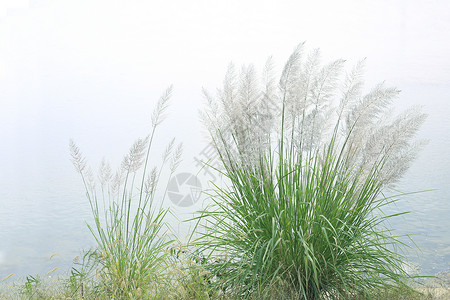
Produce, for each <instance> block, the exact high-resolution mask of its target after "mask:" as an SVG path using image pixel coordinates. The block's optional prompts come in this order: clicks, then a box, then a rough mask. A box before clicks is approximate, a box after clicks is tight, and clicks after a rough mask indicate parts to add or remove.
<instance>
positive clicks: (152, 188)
mask: <svg viewBox="0 0 450 300" xmlns="http://www.w3.org/2000/svg"><path fill="white" fill-rule="evenodd" d="M170 94H171V88H169V89H168V90H167V91H166V92H165V94H164V95H163V96H162V97H161V99H160V100H159V102H158V104H157V107H156V109H155V112H154V114H153V116H152V125H153V126H152V129H151V134H150V136H149V137H147V138H145V139H138V140H137V141H136V142H135V143H134V144H133V146H132V147H131V149H130V151H129V153H128V154H127V155H126V156H125V157H124V159H123V162H122V165H121V167H120V168H119V170H118V171H117V172H116V174H115V175H114V176H113V175H112V174H111V168H110V167H109V165H108V164H107V163H106V162H104V161H103V162H102V165H101V167H100V171H99V174H98V178H99V183H100V186H99V187H97V186H96V185H95V182H94V179H93V176H92V172H91V171H90V169H88V168H86V162H85V159H84V157H83V156H82V154H81V152H80V151H79V149H78V147H77V146H76V145H75V144H74V143H73V142H71V143H70V149H71V155H72V159H73V163H74V165H75V167H76V169H77V171H78V172H79V173H80V175H81V178H82V180H83V183H84V186H85V189H86V196H87V198H88V200H89V203H90V206H91V211H92V215H93V218H94V225H90V224H88V227H89V230H90V231H91V233H92V235H93V236H94V238H95V240H96V242H97V249H96V250H97V256H96V257H97V261H96V263H97V264H98V266H99V267H100V268H99V270H98V272H99V275H100V285H99V287H97V288H99V289H100V290H101V294H102V295H103V296H107V297H113V298H114V297H116V298H123V297H145V298H147V297H151V296H152V295H154V294H155V293H156V292H157V287H158V282H159V280H160V278H161V276H162V275H163V274H164V270H165V268H166V267H167V266H166V260H165V258H166V256H167V251H165V248H166V247H167V246H168V245H169V244H171V243H172V240H170V239H169V238H168V235H166V226H165V224H164V218H165V216H166V214H167V213H168V211H167V210H166V209H162V207H161V206H160V207H157V208H156V207H154V203H153V201H154V199H155V195H156V192H157V189H156V187H157V185H158V181H159V179H160V177H161V174H162V170H163V169H164V168H167V169H170V176H171V175H172V174H173V173H174V171H175V169H176V167H177V165H178V163H179V160H180V156H181V146H179V147H178V148H177V149H176V150H175V151H174V149H173V148H174V141H172V142H171V143H170V144H169V146H168V147H167V149H166V151H165V153H164V155H163V159H162V164H161V166H160V167H159V168H157V167H155V168H153V170H152V171H151V172H148V164H149V163H150V159H149V158H150V151H151V146H152V142H153V139H154V134H155V130H156V127H157V126H158V125H159V124H160V123H161V121H162V117H163V114H164V112H165V110H166V108H167V104H168V100H169V98H170ZM168 164H169V166H168ZM142 169H143V170H142ZM138 178H140V180H138ZM136 180H138V182H136ZM136 184H137V185H138V186H137V187H136ZM100 203H102V204H103V205H101V204H100Z"/></svg>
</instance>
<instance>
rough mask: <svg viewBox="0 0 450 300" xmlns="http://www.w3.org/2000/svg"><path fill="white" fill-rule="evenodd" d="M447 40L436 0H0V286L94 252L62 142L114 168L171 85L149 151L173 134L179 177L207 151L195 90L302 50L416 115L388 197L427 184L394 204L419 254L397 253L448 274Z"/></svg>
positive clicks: (446, 13)
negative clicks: (349, 71) (361, 74)
mask: <svg viewBox="0 0 450 300" xmlns="http://www.w3.org/2000/svg"><path fill="white" fill-rule="evenodd" d="M449 32H450V2H448V1H445V0H440V1H437V0H436V1H431V0H430V1H406V0H404V1H387V0H386V1H364V0H363V1H264V0H259V1H243V0H240V1H236V0H231V1H206V0H205V1H199V0H191V1H167V0H166V1H143V0H140V1H138V0H127V1H112V0H108V1H101V0H89V1H86V0H77V1H65V0H59V1H56V0H55V1H53V0H0V278H3V277H4V276H6V275H8V274H9V273H11V272H14V273H17V274H18V275H21V276H23V275H27V274H35V273H41V274H45V273H46V272H48V271H49V270H50V269H51V268H53V267H55V266H58V267H61V271H60V272H62V271H64V270H68V268H69V267H70V262H71V260H72V259H73V258H74V257H75V256H76V255H78V254H80V253H81V250H82V249H87V248H89V247H90V246H92V245H93V243H92V238H91V237H90V236H89V232H88V231H87V228H86V226H85V223H84V222H85V220H88V219H89V216H90V214H89V207H88V202H87V200H86V199H85V198H84V194H83V190H82V186H81V180H80V179H79V178H78V176H77V174H76V173H75V171H74V169H73V167H72V165H71V163H70V157H69V151H68V143H69V140H70V139H74V140H75V141H76V142H77V144H78V145H79V146H80V148H81V149H82V151H83V152H84V154H85V155H86V156H87V157H88V161H89V162H90V163H91V164H92V166H93V167H94V169H95V168H97V165H98V163H99V162H100V160H101V158H102V157H103V156H105V157H106V158H108V159H109V160H110V161H111V162H112V164H113V165H116V166H117V165H118V164H119V163H120V160H121V158H122V155H123V154H125V153H126V151H127V150H128V148H129V146H130V145H131V144H132V142H133V141H134V140H135V139H136V138H138V137H143V136H145V135H146V134H147V133H148V130H149V128H150V126H151V124H150V116H151V112H152V110H153V107H154V105H155V103H156V101H157V100H158V98H159V96H160V95H161V94H162V93H163V92H164V90H165V89H166V88H167V87H168V86H169V85H171V84H173V85H174V92H173V96H172V100H171V106H170V110H169V114H168V116H167V119H166V121H165V122H164V123H163V125H162V126H161V128H160V129H159V131H158V133H157V137H156V143H157V144H156V146H157V149H156V152H158V149H159V148H163V147H164V146H165V145H166V143H167V142H168V141H169V140H170V139H171V138H172V137H176V138H177V140H178V141H181V142H183V144H184V149H185V152H184V156H183V158H184V161H183V163H182V164H181V166H180V169H179V171H185V172H193V173H196V172H197V171H198V168H197V167H196V165H195V163H194V160H193V158H194V157H200V156H199V153H200V152H201V150H202V149H203V148H204V147H205V146H206V145H207V144H208V140H207V136H206V135H205V132H204V129H203V127H202V124H201V122H200V121H199V118H198V111H199V110H201V109H202V108H203V107H204V99H203V97H202V93H201V89H202V87H205V88H207V89H209V90H210V91H214V90H215V89H216V88H217V87H219V86H220V85H221V83H222V79H223V76H224V74H225V71H226V68H227V66H228V64H229V63H230V62H231V61H232V62H234V63H235V64H236V65H237V66H239V65H241V64H244V63H246V64H248V63H254V64H255V66H256V67H257V68H258V67H259V68H261V67H262V66H263V65H264V62H265V60H266V59H267V58H268V57H269V56H273V58H274V61H275V63H276V65H277V66H278V68H279V69H280V68H281V67H282V65H283V63H284V62H285V61H286V59H287V57H288V56H289V54H290V53H291V51H292V50H293V49H294V47H295V46H296V45H297V44H298V43H300V42H303V41H306V46H307V49H313V48H316V47H319V48H320V49H321V50H322V54H323V60H324V61H325V62H327V61H329V60H332V59H337V58H344V59H346V60H347V61H348V62H347V67H348V68H350V67H351V66H352V64H354V63H355V62H356V61H358V60H359V59H361V58H364V57H367V60H366V76H365V79H366V87H367V88H370V87H371V86H373V85H374V84H375V83H378V82H380V81H386V83H387V84H388V85H394V86H396V87H398V88H399V89H401V90H402V93H401V96H400V99H398V101H397V104H396V109H398V110H401V109H403V108H406V107H409V106H410V105H414V104H420V105H423V109H424V111H425V112H427V113H428V114H429V118H428V120H427V122H426V123H425V125H424V126H423V130H422V131H421V133H420V135H421V136H422V137H425V138H428V139H429V140H430V143H429V144H428V146H427V147H426V148H425V149H424V151H422V153H421V155H420V157H419V158H418V159H417V161H416V162H415V163H414V164H413V165H412V167H411V169H410V171H409V172H408V174H407V175H406V176H405V180H404V181H402V183H401V186H400V188H401V189H402V190H406V191H411V190H413V191H417V190H424V189H438V190H437V191H434V192H429V193H425V194H421V195H419V196H417V195H416V196H411V197H410V198H408V199H406V200H405V202H404V203H405V204H404V207H401V208H406V209H410V210H412V211H414V213H413V215H412V216H411V217H405V219H406V220H402V221H401V222H399V223H398V224H397V225H398V226H399V227H400V229H401V230H403V232H408V233H419V234H420V235H418V236H417V241H418V244H419V246H421V248H423V253H419V254H418V255H416V254H415V256H414V255H411V257H413V258H412V259H413V260H414V261H415V262H416V263H417V264H418V265H419V266H420V267H421V269H422V270H423V272H425V273H435V272H437V271H440V270H445V269H448V268H449V260H450V230H449V229H448V228H449V227H450V222H449V218H448V214H449V213H450V211H449V208H448V207H449V205H448V204H449V200H450V198H449V196H448V195H449V194H450V193H449V192H450V171H449V170H450V169H449V168H450V163H449V156H448V150H449V149H450V134H449V130H450V116H449V114H450V104H449V101H450V55H449V53H450V35H449ZM154 160H155V163H157V162H158V161H159V160H160V158H159V156H155V158H154ZM168 205H170V203H168ZM199 205H200V204H198V205H194V206H193V207H190V208H188V209H180V208H177V207H173V209H174V211H175V212H176V213H178V214H179V215H180V216H182V215H183V214H186V213H190V212H193V211H195V209H198V207H199ZM399 205H400V204H399ZM180 218H183V217H180ZM408 218H409V219H408ZM174 226H175V227H180V226H185V225H178V224H176V225H174ZM53 253H57V254H58V256H55V257H53V258H52V259H51V260H50V256H51V255H52V254H53Z"/></svg>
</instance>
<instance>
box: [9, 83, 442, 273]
mask: <svg viewBox="0 0 450 300" xmlns="http://www.w3.org/2000/svg"><path fill="white" fill-rule="evenodd" d="M401 89H402V90H403V92H402V94H401V99H400V100H399V103H398V106H399V107H400V108H404V107H407V106H410V105H413V104H421V105H424V110H425V111H426V112H427V113H428V114H429V117H428V120H427V122H426V123H425V125H424V126H423V130H422V131H421V133H420V136H421V137H423V138H427V139H429V141H430V142H429V144H428V145H427V146H426V147H425V148H424V150H423V151H422V152H421V154H420V156H419V158H418V159H417V160H416V161H415V162H414V163H413V165H412V166H411V168H410V170H409V171H408V173H407V174H406V176H405V177H404V178H403V180H402V181H401V183H400V184H399V189H400V190H401V191H405V192H409V191H419V190H429V189H436V190H434V191H430V192H424V193H419V194H414V195H408V196H404V197H403V199H402V200H401V201H400V202H398V203H397V205H396V206H395V207H390V208H389V211H392V212H395V211H404V210H408V211H411V214H409V215H406V216H403V217H400V218H398V219H397V220H394V221H392V222H391V225H392V227H393V228H396V229H397V230H398V231H397V232H398V233H410V234H415V235H414V236H413V238H414V241H415V242H416V244H417V245H418V246H419V247H420V249H421V252H419V251H417V250H414V249H413V250H412V251H410V252H409V253H408V258H409V259H410V260H411V261H412V262H413V263H415V264H416V265H417V266H418V268H419V269H420V272H421V273H423V274H436V273H437V272H439V271H444V270H449V268H450V217H449V216H450V208H449V203H450V158H449V156H448V150H449V149H450V117H449V116H450V103H449V101H450V85H443V84H441V85H432V84H426V85H422V86H405V87H401ZM54 113H56V114H58V113H63V112H62V111H61V112H58V111H56V112H54ZM55 119H57V120H58V119H62V117H61V116H59V117H58V118H55ZM58 124H59V125H60V126H59V125H58ZM37 126H40V127H39V128H40V129H39V132H40V134H41V137H39V138H36V137H33V136H30V137H29V138H27V139H24V138H20V139H19V138H18V137H17V136H18V135H21V134H23V136H26V134H25V133H26V132H20V130H21V129H20V128H19V129H16V130H17V131H18V132H17V133H16V135H15V136H16V138H13V137H12V135H11V136H9V137H8V138H7V139H6V141H7V142H8V143H7V144H6V143H5V144H4V145H3V148H2V149H0V157H1V159H2V160H1V172H0V176H1V178H0V278H3V277H4V276H6V275H8V274H10V273H15V274H17V275H18V276H26V275H29V274H46V273H47V272H48V271H50V270H51V269H53V268H54V267H59V268H61V271H59V272H62V271H64V270H66V271H67V270H69V269H70V267H71V262H72V259H73V258H74V257H75V256H77V255H80V253H81V251H82V250H83V249H88V248H89V247H91V246H93V245H94V241H93V238H92V237H91V236H90V233H89V231H88V229H87V227H86V223H85V222H86V221H89V220H90V210H89V205H88V202H87V200H86V199H85V197H84V192H83V189H82V185H81V180H80V178H79V177H78V174H76V173H75V171H74V168H73V167H72V165H71V163H70V160H69V153H68V147H67V145H68V141H69V139H70V138H71V136H70V130H69V129H67V128H66V127H65V126H67V125H64V123H56V124H37ZM55 126H56V127H55ZM19 127H20V126H19ZM113 131H114V128H111V132H113ZM86 134H88V133H86ZM191 135H192V136H197V135H199V134H197V133H196V132H192V133H191ZM133 136H134V137H136V138H137V137H139V136H140V133H136V135H134V134H133ZM181 140H182V141H183V142H185V143H186V144H189V142H190V140H191V139H190V138H189V139H188V138H186V136H184V137H181ZM205 145H206V142H205ZM80 146H81V148H83V146H84V145H82V144H81V143H80ZM30 149H33V151H32V154H31V155H30V151H29V150H30ZM125 149H126V148H125ZM187 149H188V151H187V152H186V153H185V154H184V157H185V160H186V161H189V160H192V159H191V158H192V157H194V156H195V155H196V153H194V152H189V147H187ZM86 154H87V156H91V155H92V153H87V152H86ZM93 155H94V157H101V155H102V153H93ZM184 171H187V172H192V170H189V169H186V170H184ZM196 171H197V170H196ZM197 208H198V206H197V207H192V208H191V210H192V211H194V210H195V209H197ZM183 211H184V212H187V211H189V209H185V210H181V209H177V208H176V207H175V212H178V213H180V218H183V216H182V215H181V212H183ZM172 223H173V226H174V227H176V228H181V231H182V232H183V231H184V232H187V229H186V228H185V227H183V226H186V225H179V224H177V223H176V221H172ZM55 253H56V254H57V255H56V256H53V257H52V258H51V259H50V257H51V256H52V255H53V254H55Z"/></svg>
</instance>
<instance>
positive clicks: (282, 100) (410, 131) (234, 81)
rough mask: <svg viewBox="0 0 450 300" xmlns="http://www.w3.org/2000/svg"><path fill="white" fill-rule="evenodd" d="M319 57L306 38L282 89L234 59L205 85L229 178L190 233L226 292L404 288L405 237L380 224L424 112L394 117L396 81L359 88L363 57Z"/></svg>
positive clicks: (251, 294) (296, 293)
mask: <svg viewBox="0 0 450 300" xmlns="http://www.w3.org/2000/svg"><path fill="white" fill-rule="evenodd" d="M342 65H343V61H342V60H337V61H335V62H332V63H330V64H327V65H325V66H321V65H320V60H319V52H318V50H315V51H313V52H312V53H311V54H310V55H309V56H307V58H306V59H303V57H302V45H301V46H300V47H298V48H297V49H296V50H295V51H294V53H293V54H292V55H291V57H290V58H289V60H288V62H287V63H286V66H285V68H284V69H283V72H282V75H281V77H280V80H279V84H278V86H277V85H276V84H275V81H274V77H273V75H272V73H271V70H272V66H271V61H269V62H268V64H267V65H266V68H265V71H264V76H263V84H260V83H259V81H258V80H257V77H256V72H255V71H254V68H253V67H252V66H250V67H243V68H242V72H241V73H240V76H237V75H236V74H235V73H234V68H233V67H232V66H231V67H230V69H229V70H228V73H227V75H226V78H225V81H224V87H223V89H221V90H219V92H218V95H217V97H213V96H211V95H209V94H208V93H205V94H206V97H207V100H208V103H209V107H210V109H209V111H207V112H206V113H205V114H204V119H205V120H206V121H207V124H208V126H209V129H210V132H211V136H212V139H213V140H214V143H215V146H216V149H217V152H218V154H219V157H220V160H221V162H222V164H223V170H220V172H222V173H223V175H224V176H225V178H226V179H227V180H228V183H229V184H228V186H226V187H218V186H216V188H215V189H214V191H213V192H212V193H211V198H212V202H213V204H212V205H211V206H210V207H208V208H207V209H205V210H204V211H202V212H201V215H200V216H199V217H198V218H197V219H198V220H199V224H201V226H202V227H201V228H202V230H201V237H200V238H199V239H197V240H196V241H195V244H196V246H198V247H199V248H200V251H203V253H205V254H206V255H207V257H208V259H207V261H208V263H207V264H206V269H207V270H208V271H210V272H211V276H210V277H209V279H210V281H211V282H213V283H214V284H215V285H216V286H217V287H218V288H219V289H221V290H222V291H223V293H224V295H227V296H228V297H231V298H273V299H275V298H276V299H282V298H287V299H290V298H293V299H342V298H343V299H349V298H352V297H359V296H363V297H370V295H371V294H373V293H374V291H379V290H382V289H388V290H391V291H392V290H404V289H408V286H407V282H408V280H411V279H412V277H411V276H410V275H408V274H407V273H406V272H405V270H404V261H405V259H404V257H403V255H402V252H401V251H400V249H399V248H401V247H402V246H403V244H402V242H401V241H400V240H399V236H395V235H394V234H393V232H392V231H391V230H390V229H389V227H388V226H387V223H386V221H387V220H389V219H390V218H393V217H395V216H397V215H399V214H401V213H399V214H395V215H385V214H384V213H383V208H384V207H385V206H386V205H388V204H390V203H392V202H395V201H396V199H397V198H395V197H386V196H384V195H385V194H384V192H385V191H387V189H388V188H389V187H392V186H393V185H394V184H395V182H396V181H397V180H398V179H399V178H400V177H401V175H402V174H404V172H405V171H406V169H407V167H408V164H409V163H410V162H411V160H412V159H413V158H414V156H415V155H416V153H417V151H418V149H419V148H420V146H421V145H422V142H420V141H419V142H417V141H412V138H413V136H414V134H415V133H416V132H417V130H418V129H419V127H420V125H421V123H422V122H423V120H424V118H425V115H424V114H423V113H421V112H420V110H419V109H417V108H415V109H410V110H408V111H406V112H405V113H403V114H401V115H399V116H392V114H391V113H390V112H391V110H392V107H391V104H392V100H393V99H394V98H395V97H396V95H397V94H398V90H397V89H395V88H388V87H385V86H384V85H382V84H380V85H378V86H377V87H375V88H374V89H373V90H372V91H370V92H369V93H368V94H366V95H363V94H362V80H361V68H362V62H361V63H359V64H358V65H357V66H356V67H355V68H354V69H353V70H352V71H351V72H349V73H347V74H346V76H344V78H342V76H341V75H340V74H341V70H342Z"/></svg>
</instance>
